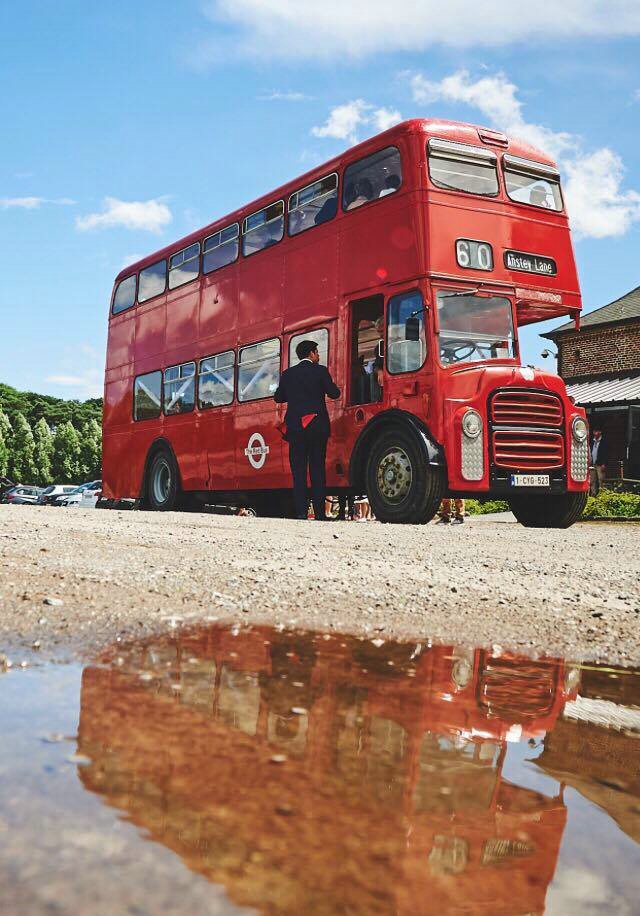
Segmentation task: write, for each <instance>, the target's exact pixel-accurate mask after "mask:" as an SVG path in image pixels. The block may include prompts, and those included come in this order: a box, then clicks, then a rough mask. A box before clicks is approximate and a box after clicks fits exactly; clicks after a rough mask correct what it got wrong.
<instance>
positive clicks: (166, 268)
mask: <svg viewBox="0 0 640 916" xmlns="http://www.w3.org/2000/svg"><path fill="white" fill-rule="evenodd" d="M163 262H164V288H163V289H162V290H161V291H160V292H158V293H154V294H153V296H148V297H147V298H146V299H141V298H140V277H141V276H142V274H143V273H144V272H145V270H150V269H151V268H152V267H155V266H156V264H162V263H163ZM168 263H169V262H168V258H160V259H159V260H158V261H154V262H153V264H147V266H146V267H142V268H141V269H140V270H139V271H138V300H137V301H138V305H143V304H144V303H145V302H151V300H152V299H157V298H158V296H164V294H165V293H166V291H167V282H168V276H169V269H168Z"/></svg>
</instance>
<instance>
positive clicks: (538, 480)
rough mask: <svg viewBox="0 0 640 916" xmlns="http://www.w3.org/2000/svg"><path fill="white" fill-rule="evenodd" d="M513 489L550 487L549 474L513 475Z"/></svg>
mask: <svg viewBox="0 0 640 916" xmlns="http://www.w3.org/2000/svg"><path fill="white" fill-rule="evenodd" d="M511 486H512V487H548V486H549V475H548V474H512V475H511Z"/></svg>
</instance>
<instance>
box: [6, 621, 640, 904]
mask: <svg viewBox="0 0 640 916" xmlns="http://www.w3.org/2000/svg"><path fill="white" fill-rule="evenodd" d="M54 670H55V669H54ZM78 674H79V672H76V673H75V681H74V675H73V673H72V672H71V671H69V670H68V677H67V680H68V681H69V683H68V684H67V686H66V687H65V686H64V685H63V686H62V687H61V688H59V689H58V691H57V692H54V693H53V694H51V693H48V701H47V699H45V700H44V701H43V706H42V710H43V712H46V710H47V708H48V707H49V706H51V702H52V701H53V704H54V705H55V703H56V702H58V703H59V704H60V703H64V704H67V707H69V705H73V704H75V703H76V702H77V701H78V687H79V705H80V710H79V725H78V726H77V733H78V736H77V745H76V742H75V741H72V742H66V743H64V742H63V744H65V746H64V748H59V747H56V746H55V744H47V743H42V742H39V743H38V746H37V749H36V748H35V746H34V733H35V732H37V731H38V728H39V727H40V725H41V723H38V725H37V726H34V723H33V709H32V710H31V713H30V714H29V712H28V710H27V716H29V715H31V721H29V720H28V719H27V721H25V720H24V718H23V719H20V720H19V721H18V720H17V719H16V716H15V715H14V717H13V723H10V724H13V725H14V727H17V729H18V732H22V737H21V738H19V740H18V744H17V746H16V747H17V756H16V754H15V753H14V754H13V755H12V757H11V759H12V761H13V767H14V769H13V770H12V767H11V766H8V765H6V764H5V765H3V763H2V756H1V754H0V776H1V777H2V784H3V788H2V789H0V830H1V829H2V827H3V825H4V826H5V827H8V826H9V825H10V824H11V823H12V821H13V824H14V826H13V830H12V831H11V832H12V833H13V834H14V836H13V838H14V843H13V847H16V848H15V849H14V848H13V847H12V846H11V844H10V846H9V853H10V856H12V858H10V860H7V859H6V854H7V849H6V848H5V850H4V853H2V854H1V855H0V892H2V891H4V887H3V885H4V878H5V877H6V874H7V873H8V872H12V871H13V872H14V873H17V874H18V875H20V874H22V875H23V877H22V881H23V882H25V886H27V885H29V884H30V882H32V878H30V870H29V868H27V867H26V864H25V863H26V862H28V861H29V854H28V852H27V851H26V850H25V851H24V852H23V853H22V855H21V853H20V843H19V842H16V838H15V830H16V829H17V830H19V829H20V828H19V826H18V825H17V824H16V823H15V817H14V816H13V817H12V812H13V815H15V798H16V796H15V793H14V795H13V796H11V793H10V792H9V788H8V783H7V778H9V779H11V776H12V773H13V777H14V779H15V777H16V774H17V772H18V770H20V773H21V778H22V779H23V780H24V779H25V778H26V780H27V783H28V784H29V785H31V787H32V791H31V793H30V794H29V800H28V801H27V800H26V796H25V798H24V799H23V801H24V804H25V806H26V807H25V808H23V811H26V812H27V813H28V812H29V808H30V806H31V807H33V808H34V809H37V807H38V804H39V805H40V807H41V809H43V810H44V822H45V823H51V824H53V823H54V821H55V817H54V814H55V811H56V809H57V810H58V811H59V814H60V815H61V817H62V822H63V823H66V824H67V825H68V828H69V829H68V830H67V832H66V834H65V831H64V830H62V831H61V835H60V838H59V840H56V839H55V834H54V836H53V837H52V838H49V839H47V840H46V841H44V840H43V839H41V840H39V841H38V840H33V841H32V842H35V844H36V846H38V844H39V845H40V846H43V844H44V846H45V847H46V848H48V847H53V845H58V846H59V847H60V848H59V849H58V853H57V855H58V856H60V855H61V856H62V860H63V863H64V860H65V855H67V856H68V857H69V861H70V862H71V861H72V859H71V857H70V854H69V853H68V851H67V852H65V848H64V844H65V843H67V844H68V843H70V844H71V847H72V848H73V847H74V844H75V848H76V849H77V847H78V842H77V834H78V831H79V832H80V834H81V835H83V836H84V840H83V841H82V842H81V843H80V847H82V856H84V858H85V860H86V861H85V865H86V866H87V868H86V872H85V873H84V876H83V875H81V874H79V873H78V872H77V871H76V872H75V874H74V873H73V869H72V868H70V867H69V868H67V871H66V878H65V880H64V881H62V880H61V879H60V876H59V873H58V871H57V868H56V864H55V861H50V862H49V863H48V868H47V866H46V865H45V864H44V862H43V863H42V865H41V866H40V868H41V872H39V873H38V874H39V875H40V880H41V881H42V887H44V888H45V890H46V889H47V888H49V890H47V891H46V894H45V897H44V898H43V897H42V894H40V897H39V898H38V899H39V900H42V899H49V898H50V896H51V893H52V891H51V889H50V885H51V882H52V881H53V887H54V888H56V889H57V890H56V893H57V894H58V898H57V899H58V904H59V905H60V906H61V911H62V912H67V911H68V912H74V909H73V901H74V900H76V899H80V897H81V896H82V893H83V891H82V887H83V885H85V886H86V887H85V893H86V892H87V888H88V887H91V893H94V894H96V897H95V900H94V902H95V906H93V907H92V906H91V905H88V906H87V903H89V901H88V900H86V899H85V909H84V911H85V912H96V913H98V912H103V911H104V912H108V909H106V907H107V905H108V904H109V903H111V904H113V899H111V900H110V898H109V893H108V892H107V891H106V890H105V891H104V893H103V894H101V892H100V885H101V882H102V883H105V882H106V883H107V885H109V886H110V888H111V893H112V894H114V893H115V894H116V898H117V899H119V900H120V903H123V904H126V905H128V906H130V905H134V906H136V907H138V909H136V912H138V911H139V912H157V911H158V909H157V908H158V907H159V906H162V907H163V909H164V911H165V912H173V911H174V910H173V909H172V907H173V906H175V907H176V909H175V912H180V910H182V911H183V912H184V911H186V910H187V909H188V908H189V907H190V908H191V910H192V911H193V912H216V913H217V912H220V913H222V912H237V909H236V907H247V908H251V909H254V910H257V911H260V912H264V913H287V914H302V913H304V914H306V913H313V914H325V913H326V914H329V913H349V914H375V913H380V914H387V913H389V914H391V913H394V914H395V913H397V914H409V913H411V914H416V913H438V914H441V913H457V912H471V913H478V914H489V913H491V914H496V913H504V914H507V913H509V914H511V913H513V914H524V913H542V912H547V913H569V912H580V913H590V912H593V913H596V912H603V911H609V912H611V911H615V912H616V913H629V914H631V913H633V912H634V908H635V906H636V903H637V899H638V884H637V882H638V877H637V876H638V874H639V873H640V851H639V847H638V842H639V841H640V773H639V767H638V749H639V748H640V743H639V739H640V678H639V677H638V674H637V673H636V672H632V671H625V670H622V669H610V668H606V667H603V666H594V665H586V666H578V665H573V664H568V663H565V662H563V661H561V660H558V659H544V660H539V661H532V660H530V659H526V658H524V657H519V656H513V655H509V654H508V653H501V652H499V651H496V652H492V651H484V650H475V651H473V650H466V649H462V648H456V647H452V646H431V645H430V644H428V643H421V644H416V643H406V644H401V643H390V642H382V641H381V640H373V641H372V640H370V639H359V638H354V637H343V636H336V635H331V636H329V635H328V634H325V635H322V634H300V633H295V632H288V631H274V630H270V629H266V628H249V629H241V628H239V627H237V626H236V627H230V628H229V627H227V628H225V627H213V628H209V629H207V630H200V631H194V632H191V633H176V632H174V633H172V634H171V635H169V636H166V637H163V638H157V639H155V640H152V641H149V642H146V643H143V644H135V645H130V646H118V647H117V650H116V651H115V652H114V654H111V655H109V656H105V657H103V658H102V659H100V660H98V661H97V663H96V664H95V665H90V666H87V667H86V668H85V669H84V670H83V671H82V673H81V677H80V678H79V680H80V684H78ZM58 675H59V671H58ZM23 677H26V675H24V674H22V673H16V674H12V675H11V678H10V679H9V678H5V679H4V680H3V681H1V682H0V689H2V687H4V685H5V684H6V683H8V682H9V680H10V681H11V683H12V685H14V686H15V687H16V688H17V687H18V682H19V681H22V678H23ZM30 677H31V678H34V677H35V678H36V680H37V677H38V676H37V675H36V673H35V672H32V673H31V675H30ZM39 677H40V678H41V679H42V684H41V686H44V685H45V684H46V682H47V674H46V672H44V671H43V672H41V673H40V674H39ZM45 689H47V688H46V687H45ZM50 689H51V688H48V691H50ZM16 695H17V691H16ZM56 698H57V700H56ZM23 702H26V701H24V699H23ZM68 712H69V709H67V715H66V718H65V716H62V717H61V720H60V721H58V720H57V719H55V718H53V719H51V718H50V719H49V722H50V723H51V725H50V730H56V731H60V732H61V733H62V734H64V733H65V727H66V728H67V730H68V728H69V722H68V719H69V715H68ZM76 721H77V720H76ZM0 724H1V723H0ZM2 727H3V732H5V734H6V728H5V726H4V725H3V726H2ZM25 731H26V732H27V736H26V737H25ZM73 732H75V724H74V726H73V727H72V733H73ZM40 734H42V733H41V732H40ZM30 742H31V743H30ZM15 750H16V749H15V748H14V751H15ZM30 752H31V753H30ZM72 754H77V755H80V756H79V757H78V758H76V762H75V763H74V762H73V761H72V762H71V763H69V756H70V755H72ZM52 761H53V762H52ZM32 771H33V772H32ZM36 771H37V772H36ZM71 773H74V774H77V779H78V780H79V784H78V782H75V781H74V783H73V785H72V786H71V785H69V783H70V774H71ZM48 783H49V784H50V785H49V786H48ZM79 786H82V787H83V789H84V790H86V792H83V791H82V789H80V788H79ZM52 795H53V797H52ZM17 797H18V798H19V797H20V793H19V792H18V795H17ZM11 798H13V804H10V799H11ZM43 799H46V801H43ZM35 814H36V811H35V810H34V811H33V815H35ZM33 815H32V816H33ZM114 815H115V816H114ZM40 816H41V817H42V816H43V815H42V810H41V812H40ZM22 826H23V828H24V824H23V825H22ZM87 836H89V839H87ZM65 837H66V839H65ZM114 837H115V841H116V842H115V847H114ZM145 840H146V841H153V842H152V843H148V842H146V843H145V842H144V841H145ZM87 849H89V852H87ZM12 850H13V851H12ZM92 850H93V851H92ZM172 854H173V855H172ZM82 856H81V858H82ZM159 856H160V859H161V861H160V859H159ZM163 856H164V858H163ZM3 858H4V859H5V866H6V867H5V868H2V864H1V859H3ZM23 859H24V860H25V861H23ZM34 861H35V863H36V866H34V862H32V863H31V866H32V867H31V874H33V868H34V867H36V870H37V862H38V861H39V860H38V853H37V851H36V853H35V859H34ZM75 861H76V862H77V861H78V860H77V858H76V860H75ZM16 862H17V863H18V865H16ZM124 862H126V863H127V868H128V869H129V872H130V878H129V881H130V883H131V887H127V879H126V877H125V878H124V879H123V877H122V872H121V871H120V872H117V871H116V869H118V868H120V869H121V868H122V864H123V863H124ZM180 863H183V865H186V866H187V868H188V869H189V871H187V869H184V867H183V865H181V864H180ZM18 866H20V867H22V872H21V871H20V867H18ZM178 870H181V871H180V874H179V876H177V871H178ZM63 872H64V868H63ZM116 874H118V875H119V877H118V880H117V889H114V888H113V882H114V879H115V877H116ZM92 875H93V877H91V876H92ZM56 876H57V877H56ZM150 879H151V883H152V884H153V888H154V889H153V890H152V891H149V894H150V895H149V896H145V895H146V891H144V889H143V888H141V887H140V885H141V882H142V883H143V884H146V885H147V887H149V880H150ZM204 879H206V881H205V880H204ZM88 882H90V884H89V883H88ZM163 882H164V884H166V885H167V888H166V889H163V887H164V884H163ZM206 882H211V884H207V883H206ZM18 886H21V885H20V881H19V882H18ZM69 888H71V890H69ZM96 888H97V890H96ZM221 888H224V891H225V894H223V893H222V891H221ZM136 889H137V891H139V892H140V895H139V898H138V897H137V896H136V893H137V891H136ZM176 889H177V890H176ZM207 889H208V890H209V895H208V896H207ZM47 894H48V895H49V896H47ZM216 895H217V896H216ZM225 895H226V896H225ZM16 899H17V900H18V901H19V902H20V899H21V898H16ZM25 899H26V898H25ZM89 900H91V896H90V897H89ZM101 907H105V908H104V910H103V909H101ZM146 907H148V909H147V908H146ZM122 908H124V906H123V907H122ZM116 909H118V907H116ZM37 911H38V910H37V908H36V909H35V910H34V912H37ZM75 911H77V910H75Z"/></svg>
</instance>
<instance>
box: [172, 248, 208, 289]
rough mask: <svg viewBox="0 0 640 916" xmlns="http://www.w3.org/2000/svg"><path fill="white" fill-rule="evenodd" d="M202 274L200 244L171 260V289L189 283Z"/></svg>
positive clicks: (184, 249)
mask: <svg viewBox="0 0 640 916" xmlns="http://www.w3.org/2000/svg"><path fill="white" fill-rule="evenodd" d="M199 273H200V242H196V243H195V245H189V247H188V248H183V249H182V251H178V252H176V254H174V255H171V258H170V260H169V289H175V288H176V287H177V286H182V285H183V283H189V282H190V281H191V280H195V278H196V277H197V276H198V274H199Z"/></svg>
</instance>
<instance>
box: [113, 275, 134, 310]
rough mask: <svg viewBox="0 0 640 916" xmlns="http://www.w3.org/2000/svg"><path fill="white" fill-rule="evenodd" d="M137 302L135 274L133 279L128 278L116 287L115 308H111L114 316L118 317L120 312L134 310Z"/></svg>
mask: <svg viewBox="0 0 640 916" xmlns="http://www.w3.org/2000/svg"><path fill="white" fill-rule="evenodd" d="M135 301H136V275H135V274H134V275H133V276H132V277H126V278H125V279H124V280H120V282H119V283H118V285H117V286H116V291H115V295H114V297H113V306H112V307H111V312H112V314H113V315H117V314H118V312H124V311H126V310H127V309H130V308H132V306H133V304H134V302H135Z"/></svg>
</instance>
